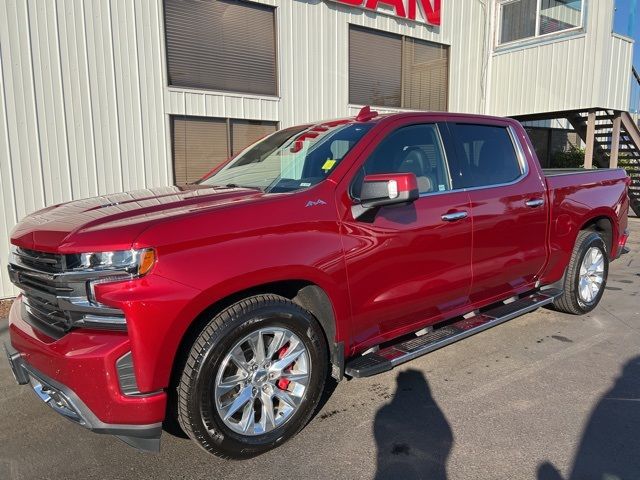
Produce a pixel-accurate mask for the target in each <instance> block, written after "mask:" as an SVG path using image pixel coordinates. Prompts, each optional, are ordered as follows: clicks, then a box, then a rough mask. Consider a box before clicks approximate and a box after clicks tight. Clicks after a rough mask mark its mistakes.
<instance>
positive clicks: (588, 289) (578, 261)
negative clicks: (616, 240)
mask: <svg viewBox="0 0 640 480" xmlns="http://www.w3.org/2000/svg"><path fill="white" fill-rule="evenodd" d="M608 274H609V255H608V253H607V245H606V244H605V242H604V240H603V239H602V237H601V236H600V235H599V234H598V233H596V232H594V231H590V230H583V231H581V232H580V233H579V234H578V238H577V239H576V243H575V246H574V247H573V252H572V253H571V259H570V261H569V266H568V267H567V272H566V275H565V278H564V287H563V290H564V291H563V293H562V295H561V296H559V297H558V298H556V300H555V301H554V302H553V305H554V307H555V308H556V309H557V310H560V311H561V312H565V313H572V314H574V315H583V314H585V313H587V312H590V311H591V310H593V309H594V308H595V307H596V306H597V305H598V303H599V302H600V299H601V298H602V295H603V293H604V289H605V286H606V284H607V275H608Z"/></svg>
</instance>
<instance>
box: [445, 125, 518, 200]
mask: <svg viewBox="0 0 640 480" xmlns="http://www.w3.org/2000/svg"><path fill="white" fill-rule="evenodd" d="M449 128H450V129H451V141H452V143H453V145H454V147H455V152H456V155H455V159H452V158H450V159H449V168H450V170H451V180H452V182H453V188H454V189H460V188H474V187H487V186H491V185H501V184H505V183H510V182H513V181H514V180H517V179H518V178H519V177H521V176H522V174H523V173H524V168H523V165H522V164H521V163H520V160H519V159H518V155H517V153H516V149H515V146H514V144H513V140H512V138H511V135H510V134H509V131H508V129H507V127H501V126H497V125H476V124H468V123H452V124H449Z"/></svg>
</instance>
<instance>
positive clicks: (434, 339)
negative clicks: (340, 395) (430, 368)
mask: <svg viewBox="0 0 640 480" xmlns="http://www.w3.org/2000/svg"><path fill="white" fill-rule="evenodd" d="M561 293H562V291H561V290H559V289H555V288H552V289H548V290H543V291H539V292H536V293H534V294H532V295H529V296H527V297H523V298H520V299H518V300H515V301H513V302H511V303H506V304H502V305H499V306H497V307H495V308H492V309H490V310H488V311H486V312H482V313H479V314H477V315H474V316H473V317H470V318H464V319H462V320H460V321H458V322H455V323H452V324H449V325H447V326H445V327H442V328H438V329H436V330H433V331H432V332H430V333H427V334H426V335H422V336H420V337H414V338H411V339H409V340H404V341H402V342H399V343H397V344H395V345H391V346H389V347H385V348H383V349H381V350H378V351H377V352H372V353H368V354H366V355H362V356H360V357H356V358H354V359H353V360H351V361H350V362H348V363H347V365H346V368H345V374H346V375H348V376H350V377H355V378H361V377H370V376H372V375H377V374H378V373H382V372H386V371H388V370H391V369H392V368H393V367H396V366H398V365H400V364H401V363H405V362H408V361H409V360H413V359H414V358H418V357H421V356H422V355H425V354H427V353H430V352H433V351H434V350H437V349H439V348H442V347H446V346H447V345H450V344H452V343H454V342H457V341H459V340H462V339H463V338H467V337H470V336H471V335H475V334H476V333H480V332H482V331H483V330H487V329H488V328H491V327H495V326H496V325H500V324H501V323H504V322H507V321H509V320H512V319H514V318H516V317H519V316H520V315H524V314H525V313H529V312H531V311H533V310H535V309H537V308H538V307H541V306H543V305H547V304H549V303H551V302H553V300H554V299H555V298H556V297H557V296H559V295H560V294H561Z"/></svg>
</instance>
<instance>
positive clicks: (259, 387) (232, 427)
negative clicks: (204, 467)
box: [178, 295, 329, 458]
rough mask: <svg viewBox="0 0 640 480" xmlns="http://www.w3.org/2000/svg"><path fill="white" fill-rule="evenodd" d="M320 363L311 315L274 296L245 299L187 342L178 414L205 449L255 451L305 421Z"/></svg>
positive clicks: (319, 386)
mask: <svg viewBox="0 0 640 480" xmlns="http://www.w3.org/2000/svg"><path fill="white" fill-rule="evenodd" d="M291 359H293V360H291ZM328 363H329V359H328V353H327V346H326V341H325V338H324V334H323V332H322V329H321V328H320V326H319V324H318V322H317V321H316V319H315V318H314V317H313V315H311V314H310V313H309V312H308V311H306V310H304V309H303V308H301V307H300V306H298V305H296V304H295V303H293V302H291V301H289V300H288V299H286V298H284V297H280V296H277V295H257V296H254V297H250V298H247V299H245V300H242V301H240V302H238V303H236V304H234V305H232V306H231V307H229V308H227V309H226V310H224V311H223V312H221V313H220V314H218V315H216V316H215V317H214V318H213V319H212V320H211V321H210V322H209V324H208V325H207V326H206V327H205V328H204V330H203V331H202V333H200V335H199V336H198V337H197V339H196V341H195V342H194V344H193V347H192V348H191V351H190V352H189V355H188V358H187V362H186V364H185V366H184V370H183V372H182V375H181V378H180V382H179V385H178V420H179V422H180V425H181V426H182V429H183V430H184V431H185V432H186V434H187V435H188V436H189V437H190V438H191V439H192V440H194V441H195V442H196V443H197V444H198V445H200V446H201V447H202V448H203V449H205V450H206V451H208V452H210V453H213V454H215V455H218V456H222V457H225V458H248V457H252V456H255V455H259V454H261V453H263V452H266V451H267V450H270V449H272V448H275V447H276V446H279V445H280V444H282V443H284V442H285V441H286V440H288V439H289V438H291V437H293V436H294V435H295V434H296V433H298V432H299V431H300V430H301V429H302V428H303V427H304V426H305V425H306V423H307V422H308V421H309V420H310V418H311V416H312V415H313V413H314V412H315V409H316V407H317V405H318V401H319V400H320V397H321V395H322V392H323V390H324V386H325V380H326V378H327V369H328ZM285 364H286V365H285Z"/></svg>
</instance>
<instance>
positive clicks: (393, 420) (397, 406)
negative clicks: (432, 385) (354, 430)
mask: <svg viewBox="0 0 640 480" xmlns="http://www.w3.org/2000/svg"><path fill="white" fill-rule="evenodd" d="M396 382H397V388H396V392H395V395H394V396H393V399H392V400H391V403H389V404H387V405H385V406H384V407H382V408H381V409H380V410H379V411H378V413H377V414H376V418H375V423H374V427H373V430H374V437H375V440H376V445H377V448H378V455H377V470H376V476H375V479H376V480H387V479H403V480H412V479H418V478H424V479H427V478H428V479H430V480H431V479H432V480H444V479H446V478H447V459H448V457H449V454H450V453H451V447H452V446H453V432H452V431H451V427H450V426H449V422H448V421H447V419H446V418H445V416H444V414H443V413H442V410H441V409H440V407H439V406H438V404H437V403H436V401H435V400H434V399H433V397H432V396H431V390H430V389H429V384H428V383H427V380H426V379H425V378H424V376H423V374H422V373H421V372H419V371H417V370H408V371H405V372H401V373H400V374H399V375H398V377H397V379H396Z"/></svg>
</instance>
